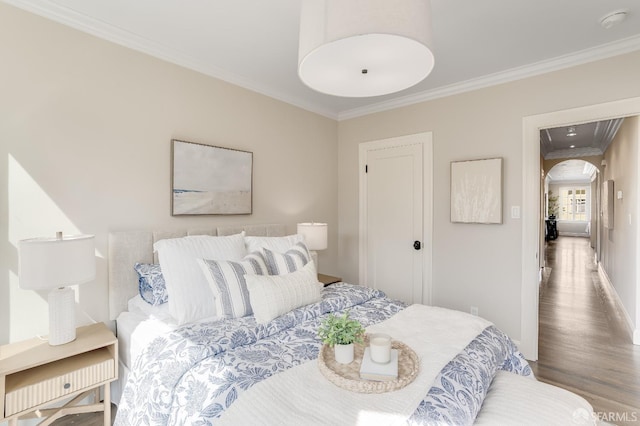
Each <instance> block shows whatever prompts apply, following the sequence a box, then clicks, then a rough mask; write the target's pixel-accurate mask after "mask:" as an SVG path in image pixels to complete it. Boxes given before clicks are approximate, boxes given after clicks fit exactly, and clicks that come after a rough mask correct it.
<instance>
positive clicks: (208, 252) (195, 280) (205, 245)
mask: <svg viewBox="0 0 640 426" xmlns="http://www.w3.org/2000/svg"><path fill="white" fill-rule="evenodd" d="M153 248H154V250H156V251H157V252H158V258H159V260H160V267H161V268H162V275H164V280H165V283H166V285H167V290H168V292H169V301H168V303H169V311H170V312H171V315H172V316H173V317H174V318H175V320H176V322H177V323H178V325H182V324H186V323H188V322H193V321H197V320H199V319H202V318H208V317H212V316H215V315H216V309H215V303H214V297H213V293H212V292H211V289H210V288H209V284H208V282H207V279H206V277H205V275H204V274H203V273H202V269H201V268H200V266H198V262H197V259H218V260H242V258H243V257H244V256H245V255H246V254H247V252H246V249H245V247H244V232H243V233H240V234H236V235H229V236H225V237H212V236H209V235H194V236H188V237H182V238H170V239H165V240H160V241H157V242H156V243H155V244H154V245H153Z"/></svg>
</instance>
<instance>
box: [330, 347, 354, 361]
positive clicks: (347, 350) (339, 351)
mask: <svg viewBox="0 0 640 426" xmlns="http://www.w3.org/2000/svg"><path fill="white" fill-rule="evenodd" d="M333 350H334V354H335V357H336V361H337V362H339V363H340V364H350V363H352V362H353V343H350V344H348V345H335V346H334V347H333Z"/></svg>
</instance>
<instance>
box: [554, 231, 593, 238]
mask: <svg viewBox="0 0 640 426" xmlns="http://www.w3.org/2000/svg"><path fill="white" fill-rule="evenodd" d="M558 235H560V236H561V237H585V238H587V237H590V236H591V235H589V234H585V233H584V232H566V231H558Z"/></svg>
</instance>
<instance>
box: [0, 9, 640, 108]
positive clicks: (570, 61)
mask: <svg viewBox="0 0 640 426" xmlns="http://www.w3.org/2000/svg"><path fill="white" fill-rule="evenodd" d="M2 1H4V2H5V3H7V4H11V5H13V6H15V7H18V8H20V9H23V10H26V11H28V12H31V13H34V14H36V15H39V16H42V17H44V18H47V19H51V20H53V21H56V22H59V23H61V24H64V25H66V26H69V27H71V28H75V29H77V30H80V31H82V32H85V33H88V34H91V35H94V36H96V37H98V38H101V39H104V40H108V41H111V42H113V43H116V44H119V45H121V46H124V47H128V48H130V49H133V50H137V51H139V52H142V53H145V54H148V55H150V56H153V57H155V58H158V59H161V60H164V61H167V62H170V63H173V64H176V65H179V66H182V67H185V68H188V69H191V70H193V71H197V72H199V73H201V74H204V75H207V76H210V77H214V78H217V79H219V80H222V81H225V82H227V83H230V84H233V85H236V86H239V87H242V88H245V89H248V90H251V91H253V92H257V93H260V94H262V95H265V96H268V97H270V98H273V99H276V100H279V101H282V102H285V103H288V104H290V105H293V106H296V107H299V108H302V109H304V110H307V111H309V112H312V113H315V114H319V115H322V116H325V117H327V118H330V119H333V120H337V121H342V120H348V119H351V118H357V117H360V116H364V115H368V114H373V113H376V112H383V111H387V110H391V109H396V108H400V107H404V106H409V105H413V104H416V103H420V102H425V101H430V100H434V99H439V98H444V97H447V96H451V95H456V94H460V93H464V92H469V91H473V90H477V89H482V88H486V87H490V86H495V85H498V84H502V83H507V82H510V81H515V80H520V79H523V78H527V77H532V76H536V75H540V74H544V73H548V72H551V71H557V70H561V69H564V68H569V67H572V66H575V65H580V64H584V63H588V62H593V61H596V60H600V59H605V58H609V57H612V56H617V55H622V54H625V53H629V52H633V51H636V50H640V36H634V37H629V38H626V39H623V40H620V41H617V42H612V43H608V44H603V45H600V46H597V47H594V48H590V49H585V50H582V51H579V52H574V53H571V54H568V55H564V56H559V57H557V58H553V59H550V60H546V61H541V62H537V63H534V64H530V65H526V66H522V67H517V68H512V69H510V70H506V71H502V72H498V73H494V74H490V75H487V76H483V77H480V78H476V79H471V80H467V81H463V82H460V83H455V84H451V85H448V86H444V87H439V88H436V89H432V90H427V91H424V92H420V93H416V94H411V95H406V96H402V97H399V98H395V99H391V100H388V101H383V102H379V103H376V104H372V105H368V106H364V107H358V108H353V109H349V110H344V111H341V112H336V111H333V110H330V109H327V108H324V107H320V106H319V105H317V104H315V103H313V102H309V101H307V100H305V99H302V98H299V97H292V96H290V95H287V94H284V93H282V92H281V91H278V90H274V89H273V88H270V87H267V86H266V85H263V84H260V83H257V82H256V81H253V80H251V79H248V78H245V77H243V76H240V75H236V74H231V73H229V72H227V71H225V70H223V69H220V68H218V67H212V66H211V65H208V64H205V63H203V62H202V61H198V60H197V59H195V58H193V57H190V56H188V55H184V54H182V53H181V52H178V51H176V50H175V49H171V48H169V47H167V46H164V45H161V44H158V43H155V42H153V41H151V40H148V39H146V38H144V37H140V36H137V35H135V34H133V33H131V32H129V31H125V30H123V29H121V28H118V27H115V26H112V25H109V24H107V23H105V22H102V21H99V20H97V19H93V18H91V17H88V16H86V15H83V14H81V13H78V12H76V11H74V10H72V9H69V8H65V7H61V6H60V5H57V4H55V3H53V2H51V1H48V0H2Z"/></svg>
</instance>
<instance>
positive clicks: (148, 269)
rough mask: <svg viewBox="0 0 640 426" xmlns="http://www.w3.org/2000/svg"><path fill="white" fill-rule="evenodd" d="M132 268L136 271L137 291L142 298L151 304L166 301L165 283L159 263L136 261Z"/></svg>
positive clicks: (154, 304) (157, 304)
mask: <svg viewBox="0 0 640 426" xmlns="http://www.w3.org/2000/svg"><path fill="white" fill-rule="evenodd" d="M133 269H135V271H136V272H137V273H138V291H139V292H140V296H141V297H142V300H144V301H145V302H147V303H148V304H150V305H151V306H159V305H162V304H164V303H167V299H168V294H167V285H166V283H165V282H164V277H163V276H162V271H161V269H160V265H158V264H151V263H136V264H135V265H134V266H133Z"/></svg>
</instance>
